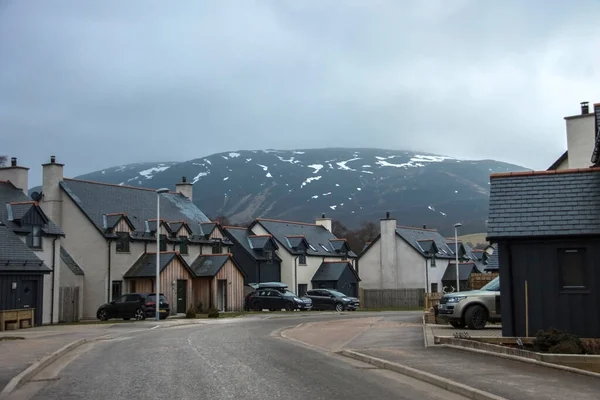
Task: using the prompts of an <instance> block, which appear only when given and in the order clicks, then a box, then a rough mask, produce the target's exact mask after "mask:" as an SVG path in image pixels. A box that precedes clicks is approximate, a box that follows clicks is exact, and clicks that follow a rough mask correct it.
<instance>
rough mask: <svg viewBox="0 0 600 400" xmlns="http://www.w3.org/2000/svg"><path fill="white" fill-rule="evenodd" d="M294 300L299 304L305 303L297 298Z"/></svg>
mask: <svg viewBox="0 0 600 400" xmlns="http://www.w3.org/2000/svg"><path fill="white" fill-rule="evenodd" d="M294 300H296V301H297V302H298V303H303V301H302V300H300V299H299V298H297V297H294Z"/></svg>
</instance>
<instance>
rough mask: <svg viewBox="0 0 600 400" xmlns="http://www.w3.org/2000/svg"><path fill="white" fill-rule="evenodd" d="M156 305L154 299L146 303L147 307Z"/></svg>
mask: <svg viewBox="0 0 600 400" xmlns="http://www.w3.org/2000/svg"><path fill="white" fill-rule="evenodd" d="M154 306H156V304H155V303H154V302H153V301H149V302H148V303H146V307H154Z"/></svg>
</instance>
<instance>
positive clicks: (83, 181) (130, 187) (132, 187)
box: [63, 178, 179, 194]
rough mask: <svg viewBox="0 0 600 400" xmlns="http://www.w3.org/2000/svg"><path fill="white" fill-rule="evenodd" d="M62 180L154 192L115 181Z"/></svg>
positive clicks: (64, 179) (153, 190) (171, 192)
mask: <svg viewBox="0 0 600 400" xmlns="http://www.w3.org/2000/svg"><path fill="white" fill-rule="evenodd" d="M63 181H73V182H82V183H91V184H94V185H103V186H114V187H120V188H126V189H136V190H144V191H146V192H154V193H156V190H155V189H150V188H143V187H137V186H129V185H118V184H116V183H105V182H96V181H88V180H86V179H74V178H63ZM168 193H169V194H179V192H173V191H170V190H169V192H168Z"/></svg>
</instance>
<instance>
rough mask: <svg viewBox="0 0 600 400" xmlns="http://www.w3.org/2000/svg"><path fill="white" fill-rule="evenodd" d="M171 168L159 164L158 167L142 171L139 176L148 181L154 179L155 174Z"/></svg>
mask: <svg viewBox="0 0 600 400" xmlns="http://www.w3.org/2000/svg"><path fill="white" fill-rule="evenodd" d="M169 168H171V166H170V165H164V164H158V167H153V168H148V169H145V170H143V171H140V172H139V174H140V175H142V176H144V177H146V179H152V177H153V176H154V174H156V173H157V172H162V171H166V170H168V169H169Z"/></svg>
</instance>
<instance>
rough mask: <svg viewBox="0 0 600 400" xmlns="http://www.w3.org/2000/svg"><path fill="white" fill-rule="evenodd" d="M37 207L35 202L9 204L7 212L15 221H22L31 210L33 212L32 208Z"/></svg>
mask: <svg viewBox="0 0 600 400" xmlns="http://www.w3.org/2000/svg"><path fill="white" fill-rule="evenodd" d="M34 205H35V201H23V202H17V203H14V202H13V203H7V204H6V207H7V211H8V213H9V214H12V215H9V217H10V216H12V219H13V220H20V219H22V218H23V217H24V216H25V214H27V212H28V211H29V210H31V207H32V206H34Z"/></svg>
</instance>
